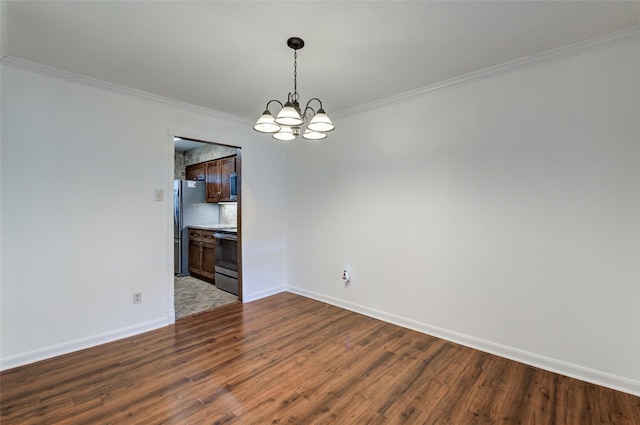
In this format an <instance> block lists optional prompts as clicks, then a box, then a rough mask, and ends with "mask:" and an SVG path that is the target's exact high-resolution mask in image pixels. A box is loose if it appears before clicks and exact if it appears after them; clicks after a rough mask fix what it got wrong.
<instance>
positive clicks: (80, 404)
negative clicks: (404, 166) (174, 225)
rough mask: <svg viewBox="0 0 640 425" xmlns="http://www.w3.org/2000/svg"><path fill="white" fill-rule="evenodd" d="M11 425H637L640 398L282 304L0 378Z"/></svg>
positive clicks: (372, 323)
mask: <svg viewBox="0 0 640 425" xmlns="http://www.w3.org/2000/svg"><path fill="white" fill-rule="evenodd" d="M0 384H1V388H0V395H1V398H0V402H1V412H2V416H1V418H0V422H1V423H2V424H3V425H10V424H21V425H22V424H59V423H64V424H83V425H86V424H251V425H253V424H285V423H286V424H326V423H334V424H342V425H350V424H454V425H459V424H536V425H538V424H558V425H560V424H562V425H595V424H598V425H602V424H628V425H638V424H640V398H639V397H635V396H632V395H629V394H625V393H622V392H618V391H614V390H610V389H607V388H603V387H599V386H597V385H592V384H588V383H585V382H581V381H578V380H575V379H571V378H567V377H564V376H561V375H557V374H554V373H550V372H546V371H543V370H540V369H536V368H534V367H530V366H526V365H523V364H520V363H517V362H514V361H510V360H506V359H503V358H500V357H496V356H492V355H490V354H486V353H483V352H480V351H477V350H473V349H470V348H467V347H463V346H460V345H456V344H453V343H450V342H447V341H443V340H441V339H437V338H434V337H431V336H428V335H424V334H420V333H418V332H414V331H411V330H407V329H404V328H400V327H398V326H394V325H390V324H387V323H384V322H381V321H378V320H375V319H372V318H369V317H366V316H362V315H359V314H356V313H352V312H349V311H346V310H342V309H340V308H337V307H333V306H330V305H327V304H323V303H321V302H317V301H314V300H310V299H307V298H304V297H300V296H297V295H293V294H289V293H282V294H278V295H274V296H271V297H268V298H265V299H262V300H259V301H254V302H251V303H247V304H241V303H236V304H231V305H227V306H223V307H220V308H218V309H215V310H212V311H209V312H205V313H202V314H198V315H195V316H189V317H187V318H185V319H182V320H180V321H178V322H177V323H176V324H175V325H174V326H169V327H165V328H162V329H158V330H155V331H152V332H147V333H145V334H142V335H138V336H135V337H131V338H127V339H124V340H120V341H116V342H113V343H110V344H106V345H102V346H99V347H94V348H91V349H87V350H83V351H80V352H76V353H72V354H68V355H65V356H60V357H57V358H54V359H49V360H45V361H42V362H39V363H34V364H31V365H27V366H23V367H19V368H15V369H11V370H8V371H5V372H2V373H1V374H0Z"/></svg>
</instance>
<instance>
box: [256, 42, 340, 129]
mask: <svg viewBox="0 0 640 425" xmlns="http://www.w3.org/2000/svg"><path fill="white" fill-rule="evenodd" d="M287 46H289V47H290V48H292V49H293V93H289V96H288V97H287V101H286V102H285V104H284V105H283V104H282V103H281V102H280V101H278V100H275V99H272V100H270V101H268V102H267V106H266V108H265V111H264V112H263V113H262V116H261V117H260V118H259V119H258V121H257V122H256V124H255V125H254V126H253V129H254V130H256V131H259V132H260V133H269V134H273V138H274V139H277V140H285V141H286V140H294V139H295V138H296V137H298V136H299V135H300V131H301V129H302V126H303V125H305V124H306V128H305V130H304V132H303V133H302V137H304V138H305V139H308V140H321V139H324V138H325V137H327V132H329V131H331V130H333V129H334V128H335V126H334V125H333V123H332V122H331V120H330V119H329V117H328V116H327V114H326V113H325V112H324V109H322V102H321V101H320V99H318V98H317V97H314V98H312V99H310V100H309V101H308V102H307V105H306V106H305V107H304V110H303V111H302V112H301V111H300V104H299V103H298V99H299V96H298V50H299V49H302V48H303V47H304V40H303V39H301V38H298V37H291V38H290V39H288V40H287ZM313 101H317V102H318V103H319V105H320V107H319V108H318V110H314V109H313V108H312V107H311V106H309V105H310V104H311V102H313ZM273 102H276V103H278V104H279V105H280V107H281V108H282V109H281V110H280V112H278V115H277V116H276V117H275V119H274V118H273V115H271V112H270V111H269V105H270V104H271V103H273Z"/></svg>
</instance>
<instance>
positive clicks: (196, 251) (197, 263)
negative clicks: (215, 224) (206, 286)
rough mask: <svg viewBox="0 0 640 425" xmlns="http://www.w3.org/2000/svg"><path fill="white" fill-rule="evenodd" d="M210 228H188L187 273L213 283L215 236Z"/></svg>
mask: <svg viewBox="0 0 640 425" xmlns="http://www.w3.org/2000/svg"><path fill="white" fill-rule="evenodd" d="M213 233H214V232H213V231H212V230H201V229H194V228H189V273H191V274H192V275H195V276H196V277H199V278H202V279H203V280H206V281H208V282H211V283H213V282H214V279H215V273H216V272H215V262H216V255H215V247H216V245H215V238H214V237H213Z"/></svg>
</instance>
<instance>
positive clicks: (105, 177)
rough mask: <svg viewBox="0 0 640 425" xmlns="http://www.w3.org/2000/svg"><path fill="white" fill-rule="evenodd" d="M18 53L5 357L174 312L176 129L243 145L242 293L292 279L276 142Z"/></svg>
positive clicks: (5, 123) (8, 64) (29, 356)
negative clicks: (35, 65)
mask: <svg viewBox="0 0 640 425" xmlns="http://www.w3.org/2000/svg"><path fill="white" fill-rule="evenodd" d="M23 65H24V64H21V63H19V62H17V61H12V60H11V59H9V60H5V61H3V63H2V74H1V76H2V145H1V163H0V164H1V168H0V169H1V191H2V206H1V216H0V217H1V221H0V229H1V235H2V239H1V244H0V249H1V252H2V257H1V258H0V261H1V272H0V279H1V280H0V284H1V293H2V299H1V304H0V309H1V313H0V314H1V315H0V319H1V340H0V344H1V347H0V353H1V358H2V368H7V367H11V366H15V365H17V364H22V363H25V362H29V361H33V360H36V359H39V358H44V357H49V356H52V355H55V354H59V353H62V352H66V351H72V350H75V349H78V348H81V347H85V346H90V345H94V344H97V343H100V342H104V341H107V340H110V339H115V338H119V337H122V336H125V335H129V334H133V333H137V332H141V331H144V330H146V329H151V328H154V327H158V326H163V325H166V324H167V323H170V322H171V321H172V317H171V315H172V309H173V293H172V291H170V288H171V285H172V283H171V282H172V278H173V276H172V275H173V268H172V267H173V264H172V262H171V258H172V254H173V251H172V247H173V234H172V221H171V217H172V216H171V207H172V206H171V202H170V201H171V199H172V196H171V193H172V192H171V190H172V180H173V170H172V167H173V144H172V138H171V134H172V133H179V134H181V135H184V136H192V137H198V138H202V139H203V140H207V141H212V142H219V143H226V144H232V145H238V146H241V147H242V148H243V149H242V166H243V168H242V173H243V174H242V177H243V179H242V183H243V187H242V189H243V214H244V216H243V218H244V220H243V245H244V251H243V264H244V297H245V300H251V299H255V298H258V297H261V296H264V295H267V294H270V293H273V292H278V291H281V290H283V288H284V287H285V269H284V259H285V252H284V246H285V245H284V242H285V241H284V229H285V225H284V209H283V208H284V207H283V205H284V203H285V199H286V198H285V192H284V187H285V181H284V178H285V173H284V163H285V162H284V161H285V155H284V148H283V146H282V145H281V144H278V143H276V142H275V141H273V142H272V141H270V140H264V138H260V137H259V135H257V134H255V133H254V132H253V131H252V130H251V125H250V123H248V122H244V121H241V120H238V119H230V118H227V117H225V116H223V115H222V114H217V115H216V114H212V113H207V112H206V111H198V110H196V109H194V108H191V109H189V108H187V107H181V106H179V105H176V104H171V103H167V102H163V101H159V100H154V99H150V98H145V97H141V96H136V95H130V94H126V93H122V92H118V91H117V90H116V91H114V90H110V89H105V88H102V87H100V86H99V85H92V84H88V83H84V82H78V81H74V79H73V78H72V77H71V78H70V77H69V76H62V78H60V77H58V76H57V75H52V74H50V73H47V72H40V71H39V70H33V69H31V68H30V67H29V66H23ZM154 189H163V190H164V191H165V192H164V194H165V197H164V201H163V202H154V197H153V192H154ZM137 290H140V291H142V293H143V296H142V297H143V302H142V304H139V305H133V303H132V292H133V291H137Z"/></svg>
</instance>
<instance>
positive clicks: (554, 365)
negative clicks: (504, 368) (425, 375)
mask: <svg viewBox="0 0 640 425" xmlns="http://www.w3.org/2000/svg"><path fill="white" fill-rule="evenodd" d="M287 291H288V292H292V293H294V294H298V295H302V296H304V297H307V298H312V299H315V300H318V301H322V302H325V303H327V304H331V305H335V306H336V307H341V308H344V309H346V310H350V311H353V312H356V313H360V314H363V315H365V316H369V317H373V318H375V319H379V320H382V321H385V322H387V323H392V324H394V325H398V326H402V327H403V328H407V329H412V330H415V331H418V332H421V333H424V334H428V335H432V336H435V337H438V338H442V339H445V340H447V341H451V342H455V343H456V344H460V345H464V346H466V347H470V348H474V349H476V350H480V351H484V352H486V353H489V354H494V355H496V356H500V357H504V358H507V359H510V360H515V361H517V362H520V363H524V364H528V365H530V366H534V367H537V368H540V369H544V370H548V371H550V372H555V373H559V374H560V375H564V376H568V377H571V378H575V379H579V380H581V381H585V382H590V383H592V384H596V385H601V386H603V387H607V388H611V389H614V390H618V391H623V392H626V393H629V394H633V395H636V396H640V381H635V380H632V379H628V378H624V377H621V376H616V375H611V374H608V373H605V372H601V371H598V370H593V369H589V368H586V367H583V366H579V365H575V364H572V363H567V362H564V361H562V360H557V359H553V358H549V357H545V356H541V355H538V354H535V353H530V352H527V351H523V350H519V349H517V348H513V347H509V346H505V345H501V344H496V343H493V342H490V341H486V340H483V339H480V338H476V337H473V336H470V335H465V334H461V333H458V332H454V331H450V330H447V329H443V328H440V327H437V326H432V325H429V324H427V323H422V322H418V321H416V320H413V319H408V318H406V317H402V316H398V315H395V314H391V313H387V312H384V311H381V310H377V309H374V308H370V307H366V306H363V305H360V304H356V303H352V302H349V301H345V300H341V299H338V298H333V297H330V296H327V295H324V294H320V293H317V292H313V291H308V290H306V289H302V288H297V287H292V286H288V287H287Z"/></svg>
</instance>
